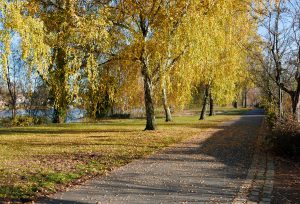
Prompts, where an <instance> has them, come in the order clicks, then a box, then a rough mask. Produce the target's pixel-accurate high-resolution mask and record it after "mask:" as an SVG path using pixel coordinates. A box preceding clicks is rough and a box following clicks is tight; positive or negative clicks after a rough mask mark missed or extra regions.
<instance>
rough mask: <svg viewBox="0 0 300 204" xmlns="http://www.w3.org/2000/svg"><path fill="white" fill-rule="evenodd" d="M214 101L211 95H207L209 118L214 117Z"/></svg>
mask: <svg viewBox="0 0 300 204" xmlns="http://www.w3.org/2000/svg"><path fill="white" fill-rule="evenodd" d="M214 105H215V104H214V99H213V97H212V95H211V93H210V94H209V116H213V115H215V107H214Z"/></svg>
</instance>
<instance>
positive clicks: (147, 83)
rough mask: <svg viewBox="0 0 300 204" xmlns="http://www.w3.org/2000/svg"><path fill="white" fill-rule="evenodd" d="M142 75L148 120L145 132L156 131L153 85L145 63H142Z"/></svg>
mask: <svg viewBox="0 0 300 204" xmlns="http://www.w3.org/2000/svg"><path fill="white" fill-rule="evenodd" d="M142 75H143V78H144V95H145V108H146V120H147V122H146V128H145V130H155V129H156V124H155V115H154V105H153V100H152V84H151V79H150V76H149V70H148V67H147V66H146V64H145V63H142Z"/></svg>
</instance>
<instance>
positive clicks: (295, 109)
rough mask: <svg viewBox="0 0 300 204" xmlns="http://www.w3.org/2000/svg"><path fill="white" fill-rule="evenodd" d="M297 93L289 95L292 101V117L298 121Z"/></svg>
mask: <svg viewBox="0 0 300 204" xmlns="http://www.w3.org/2000/svg"><path fill="white" fill-rule="evenodd" d="M299 95H300V93H299V92H297V91H296V92H294V93H293V94H290V97H291V100H292V113H293V115H294V117H295V118H296V119H297V121H299V116H298V104H299Z"/></svg>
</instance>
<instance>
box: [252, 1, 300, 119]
mask: <svg viewBox="0 0 300 204" xmlns="http://www.w3.org/2000/svg"><path fill="white" fill-rule="evenodd" d="M256 13H258V14H259V16H260V24H259V25H260V26H259V27H260V29H259V31H260V35H261V36H262V37H261V41H260V42H261V44H260V45H259V47H260V52H252V53H253V54H254V55H253V56H252V57H253V59H255V62H256V63H257V65H258V66H253V67H254V68H255V69H253V71H254V73H255V74H256V78H257V81H258V84H259V85H260V87H261V90H262V93H263V96H264V104H265V105H266V107H267V108H268V109H269V110H270V111H271V112H274V113H276V115H277V116H278V118H282V117H283V116H287V115H290V114H291V113H292V114H293V115H294V117H295V118H296V119H298V120H299V114H298V111H299V110H298V104H299V96H300V18H299V16H300V2H299V1H297V0H277V1H271V0H268V1H265V2H264V4H263V7H262V8H261V9H260V10H256Z"/></svg>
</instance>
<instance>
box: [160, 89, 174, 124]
mask: <svg viewBox="0 0 300 204" xmlns="http://www.w3.org/2000/svg"><path fill="white" fill-rule="evenodd" d="M162 100H163V106H164V110H165V116H166V122H171V121H172V115H171V110H170V107H169V105H168V98H167V89H166V85H165V84H164V85H163V89H162Z"/></svg>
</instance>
